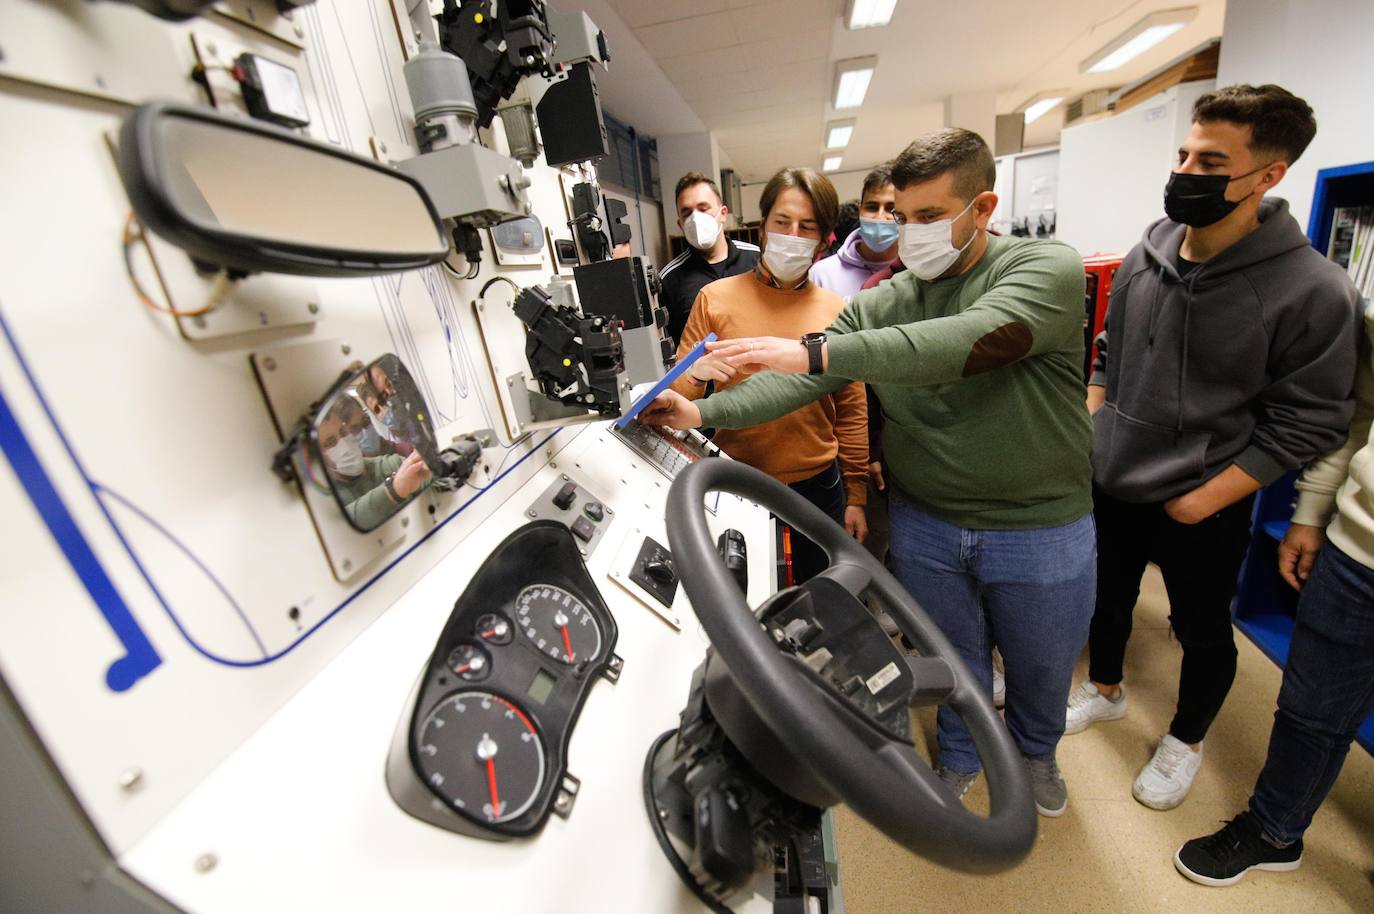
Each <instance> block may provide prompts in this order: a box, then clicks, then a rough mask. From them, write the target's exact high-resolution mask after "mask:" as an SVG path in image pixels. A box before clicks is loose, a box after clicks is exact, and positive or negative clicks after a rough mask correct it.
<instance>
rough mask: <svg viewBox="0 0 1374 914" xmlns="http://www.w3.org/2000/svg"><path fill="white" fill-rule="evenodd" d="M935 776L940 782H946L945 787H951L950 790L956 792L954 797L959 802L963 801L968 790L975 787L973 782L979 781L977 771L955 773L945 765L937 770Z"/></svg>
mask: <svg viewBox="0 0 1374 914" xmlns="http://www.w3.org/2000/svg"><path fill="white" fill-rule="evenodd" d="M935 774H936V776H938V777H939V778H940V780H942V781H944V782H945V785H946V786H947V787H949V789H950V790H952V791H954V797H955V799H957V800H962V799H963V798H964V794H966V793H968V789H969V788H970V787H972V786H973V782H974V781H976V780H978V772H977V771H970V772H967V773H965V772H963V771H955V770H954V769H953V768H946V767H945V766H944V765H940V766H939V767H937V768H936V769H935Z"/></svg>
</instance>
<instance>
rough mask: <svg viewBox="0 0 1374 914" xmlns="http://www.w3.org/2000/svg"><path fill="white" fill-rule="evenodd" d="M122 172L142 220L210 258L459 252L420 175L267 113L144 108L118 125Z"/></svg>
mask: <svg viewBox="0 0 1374 914" xmlns="http://www.w3.org/2000/svg"><path fill="white" fill-rule="evenodd" d="M119 174H120V179H121V180H122V181H123V183H124V188H125V190H126V191H127V192H128V195H129V200H130V202H131V203H132V204H133V208H134V211H135V212H136V213H137V214H138V217H139V220H140V221H141V222H142V223H143V224H144V226H146V227H147V228H148V229H150V230H151V231H152V232H154V233H155V234H157V235H159V236H161V237H162V238H164V239H166V240H167V241H169V242H171V243H172V244H174V245H176V246H178V247H180V248H182V249H183V250H185V251H186V252H187V253H188V254H189V255H190V256H191V257H192V258H193V259H195V260H196V261H198V262H200V263H203V264H206V265H208V266H212V267H220V268H224V269H228V270H231V271H239V272H242V273H254V272H259V271H264V272H272V273H291V274H296V275H302V276H371V275H377V274H380V273H391V272H396V271H400V270H411V269H415V268H418V267H424V266H428V265H430V264H434V263H438V262H439V261H441V260H443V259H444V258H445V257H446V256H447V255H448V253H449V241H448V237H447V235H446V234H445V232H444V226H443V222H442V221H441V220H440V218H439V215H438V213H437V211H436V210H435V208H434V204H433V203H432V202H431V201H430V199H429V196H428V195H427V194H426V193H425V191H424V189H423V188H422V187H421V186H420V184H419V182H417V181H415V180H414V179H413V178H411V177H409V176H407V175H404V174H402V173H400V172H398V171H395V170H394V169H391V168H388V167H387V166H385V165H381V164H379V163H377V162H374V161H372V160H371V159H365V158H363V157H361V156H357V155H354V154H353V153H351V152H345V151H343V150H340V149H337V148H335V147H333V146H328V145H325V144H323V143H317V142H315V141H313V140H310V139H306V138H305V137H302V136H300V135H298V134H295V133H292V132H290V131H287V130H283V129H281V128H278V127H275V126H272V125H268V124H264V123H262V122H261V121H255V120H250V119H247V118H241V117H230V116H226V115H222V114H218V113H215V112H213V111H210V110H208V109H203V108H196V107H192V106H188V105H181V104H176V103H171V102H155V103H152V104H147V105H143V106H142V107H140V108H137V109H135V110H134V111H133V112H132V113H130V114H129V115H128V116H127V117H126V118H125V120H124V124H123V126H122V127H121V128H120V134H119Z"/></svg>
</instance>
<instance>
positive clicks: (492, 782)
mask: <svg viewBox="0 0 1374 914" xmlns="http://www.w3.org/2000/svg"><path fill="white" fill-rule="evenodd" d="M487 788H488V789H489V790H490V791H491V814H492V816H493V817H496V816H499V815H501V794H500V792H499V791H498V790H497V789H496V759H494V758H489V759H487Z"/></svg>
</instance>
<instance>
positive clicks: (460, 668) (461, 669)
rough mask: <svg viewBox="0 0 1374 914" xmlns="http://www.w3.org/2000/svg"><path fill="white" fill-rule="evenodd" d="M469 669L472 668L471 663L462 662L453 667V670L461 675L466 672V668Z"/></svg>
mask: <svg viewBox="0 0 1374 914" xmlns="http://www.w3.org/2000/svg"><path fill="white" fill-rule="evenodd" d="M470 669H472V664H471V663H465V664H463V665H462V666H458V667H454V668H453V672H455V673H458V674H459V675H462V674H463V673H466V672H467V671H468V670H470Z"/></svg>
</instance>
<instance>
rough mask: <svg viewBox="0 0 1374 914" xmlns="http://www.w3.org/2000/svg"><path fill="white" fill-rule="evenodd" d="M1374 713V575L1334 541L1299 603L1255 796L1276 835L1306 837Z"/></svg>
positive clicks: (1255, 806)
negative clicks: (1358, 734)
mask: <svg viewBox="0 0 1374 914" xmlns="http://www.w3.org/2000/svg"><path fill="white" fill-rule="evenodd" d="M1371 712H1374V570H1371V569H1369V568H1366V567H1365V566H1364V565H1362V564H1360V563H1359V562H1357V561H1355V560H1354V559H1352V558H1351V557H1350V556H1348V555H1346V554H1345V553H1344V552H1342V551H1341V550H1339V549H1337V548H1336V547H1335V546H1334V545H1332V544H1330V543H1327V545H1326V547H1325V548H1324V549H1322V551H1321V554H1320V555H1318V556H1317V567H1316V568H1314V569H1313V571H1312V577H1311V578H1310V579H1308V581H1307V584H1306V585H1305V586H1304V587H1303V589H1302V597H1301V598H1300V599H1299V600H1298V623H1297V628H1296V629H1295V630H1294V632H1293V641H1292V643H1291V644H1290V645H1289V648H1288V663H1287V665H1286V666H1285V667H1284V670H1283V687H1282V688H1281V689H1280V690H1279V709H1278V713H1276V714H1275V715H1274V729H1273V732H1271V733H1270V735H1269V758H1268V760H1266V761H1265V763H1264V770H1263V771H1261V772H1260V776H1259V780H1258V781H1257V782H1256V783H1255V793H1254V795H1253V796H1251V797H1250V809H1251V811H1253V812H1254V814H1255V816H1256V817H1257V818H1258V819H1259V820H1260V824H1261V825H1263V826H1264V830H1265V832H1267V833H1268V834H1269V836H1270V837H1271V838H1274V839H1276V840H1278V841H1284V842H1289V841H1296V840H1298V839H1299V838H1301V837H1302V835H1303V832H1305V831H1306V830H1307V826H1308V825H1309V824H1311V822H1312V814H1313V813H1315V812H1316V811H1317V807H1319V806H1321V804H1322V801H1323V800H1325V799H1326V795H1327V794H1328V793H1330V792H1331V787H1332V785H1334V784H1335V783H1336V775H1338V774H1340V772H1341V766H1342V765H1343V764H1344V763H1345V756H1346V753H1347V752H1348V751H1349V749H1350V742H1351V740H1353V739H1354V738H1355V733H1356V731H1357V730H1358V729H1359V727H1360V724H1362V723H1363V722H1364V719H1365V718H1366V717H1368V716H1369V715H1370V713H1371Z"/></svg>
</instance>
